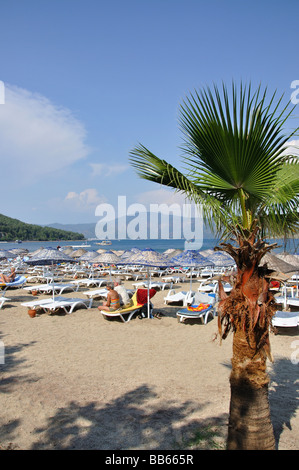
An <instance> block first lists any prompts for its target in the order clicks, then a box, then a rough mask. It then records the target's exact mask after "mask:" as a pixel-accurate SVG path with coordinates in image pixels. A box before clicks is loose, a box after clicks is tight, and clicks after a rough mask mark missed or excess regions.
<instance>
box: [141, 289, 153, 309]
mask: <svg viewBox="0 0 299 470" xmlns="http://www.w3.org/2000/svg"><path fill="white" fill-rule="evenodd" d="M156 293H157V291H156V290H155V289H150V290H149V298H150V299H151V298H152V297H154V295H155V294H156ZM137 303H138V304H141V305H144V304H146V303H147V289H138V290H137Z"/></svg>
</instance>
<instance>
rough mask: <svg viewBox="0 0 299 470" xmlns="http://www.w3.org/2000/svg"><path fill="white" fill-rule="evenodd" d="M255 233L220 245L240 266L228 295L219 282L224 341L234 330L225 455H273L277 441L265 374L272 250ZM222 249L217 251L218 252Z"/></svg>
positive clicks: (271, 308)
mask: <svg viewBox="0 0 299 470" xmlns="http://www.w3.org/2000/svg"><path fill="white" fill-rule="evenodd" d="M255 234H256V233H255V232H250V233H249V234H248V236H247V237H244V233H242V237H240V236H239V237H238V242H239V243H238V246H237V247H233V246H232V245H229V244H224V243H222V244H221V245H222V246H223V248H221V250H223V251H226V252H228V253H229V254H230V255H232V256H233V258H234V259H235V261H236V265H237V274H236V278H235V282H234V286H233V289H232V291H231V293H230V295H229V296H228V295H226V294H225V293H224V290H223V286H222V283H221V282H220V281H219V296H220V302H219V317H218V324H219V332H220V335H221V338H222V339H225V338H226V336H227V335H228V333H229V331H230V330H233V334H234V337H233V357H232V372H231V376H230V386H231V399H230V416H229V428H228V439H227V449H229V450H237V449H238V450H274V449H275V439H274V432H273V426H272V423H271V419H270V406H269V400H268V382H269V377H268V374H267V371H266V361H267V357H268V358H269V359H270V360H272V355H271V351H270V341H269V332H270V322H271V318H272V316H273V315H274V313H275V311H276V304H275V301H274V297H273V295H272V293H270V292H269V280H268V279H267V278H266V275H267V273H268V270H267V268H266V267H262V268H261V267H260V266H259V263H260V260H261V258H262V256H263V254H265V253H266V252H267V251H269V250H270V249H271V246H269V245H266V244H265V243H264V242H262V241H261V240H257V242H255V239H254V238H255V237H254V235H255ZM218 249H219V248H218Z"/></svg>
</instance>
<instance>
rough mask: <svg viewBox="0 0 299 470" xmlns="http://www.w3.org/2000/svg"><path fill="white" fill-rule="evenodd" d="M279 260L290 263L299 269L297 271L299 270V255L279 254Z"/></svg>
mask: <svg viewBox="0 0 299 470" xmlns="http://www.w3.org/2000/svg"><path fill="white" fill-rule="evenodd" d="M276 256H277V258H279V259H282V260H283V261H285V262H286V263H290V264H292V265H293V266H296V267H297V270H298V269H299V255H292V254H290V253H285V252H283V253H278V254H277V255H276Z"/></svg>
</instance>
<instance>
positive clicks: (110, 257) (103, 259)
mask: <svg viewBox="0 0 299 470" xmlns="http://www.w3.org/2000/svg"><path fill="white" fill-rule="evenodd" d="M92 262H93V263H101V264H107V265H108V266H110V281H111V266H112V265H113V264H123V261H122V259H121V258H120V256H117V255H116V254H115V253H113V251H111V250H108V251H105V253H101V254H99V255H98V256H96V258H93V260H92Z"/></svg>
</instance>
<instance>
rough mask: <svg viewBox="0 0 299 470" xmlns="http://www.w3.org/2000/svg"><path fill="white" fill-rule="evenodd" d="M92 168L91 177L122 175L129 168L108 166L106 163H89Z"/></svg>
mask: <svg viewBox="0 0 299 470" xmlns="http://www.w3.org/2000/svg"><path fill="white" fill-rule="evenodd" d="M90 166H91V168H92V176H115V175H119V174H121V173H123V172H124V171H126V170H127V169H128V168H129V167H128V165H121V164H116V163H113V164H110V165H108V164H107V163H90Z"/></svg>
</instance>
